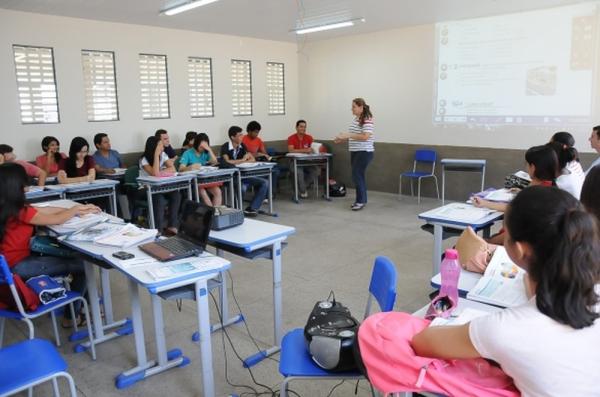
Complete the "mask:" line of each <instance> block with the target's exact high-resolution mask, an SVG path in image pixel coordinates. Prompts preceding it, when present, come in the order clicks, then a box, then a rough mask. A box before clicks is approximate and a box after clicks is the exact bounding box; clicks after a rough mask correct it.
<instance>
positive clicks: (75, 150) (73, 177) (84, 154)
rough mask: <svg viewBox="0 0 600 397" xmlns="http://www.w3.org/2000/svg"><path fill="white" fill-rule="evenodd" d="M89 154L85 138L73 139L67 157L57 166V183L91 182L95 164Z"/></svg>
mask: <svg viewBox="0 0 600 397" xmlns="http://www.w3.org/2000/svg"><path fill="white" fill-rule="evenodd" d="M89 152H90V145H89V144H88V142H87V141H86V140H85V138H82V137H80V136H77V137H75V138H73V140H72V141H71V146H70V147H69V157H67V158H66V159H62V160H61V161H60V163H59V164H58V168H60V171H58V176H57V178H58V182H59V183H77V182H92V181H93V180H94V179H96V162H95V161H94V158H93V157H92V156H90V155H89Z"/></svg>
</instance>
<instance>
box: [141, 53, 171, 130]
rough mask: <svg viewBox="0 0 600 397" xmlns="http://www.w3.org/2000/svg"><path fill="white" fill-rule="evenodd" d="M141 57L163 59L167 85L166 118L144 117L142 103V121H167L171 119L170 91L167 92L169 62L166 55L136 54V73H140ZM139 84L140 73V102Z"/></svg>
mask: <svg viewBox="0 0 600 397" xmlns="http://www.w3.org/2000/svg"><path fill="white" fill-rule="evenodd" d="M141 56H153V57H164V58H165V81H166V84H167V111H168V116H167V117H144V106H143V103H142V120H167V119H171V95H170V93H171V91H170V90H169V62H168V59H167V54H151V53H147V52H140V53H138V71H139V72H141V70H139V68H140V66H141V65H140V63H139V62H140V57H141ZM141 83H142V79H141V73H140V101H142V92H141Z"/></svg>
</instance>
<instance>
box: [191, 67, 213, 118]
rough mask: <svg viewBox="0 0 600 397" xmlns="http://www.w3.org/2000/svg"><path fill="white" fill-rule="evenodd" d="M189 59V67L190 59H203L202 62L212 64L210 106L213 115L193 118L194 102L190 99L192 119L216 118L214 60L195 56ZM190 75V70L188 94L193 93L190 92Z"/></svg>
mask: <svg viewBox="0 0 600 397" xmlns="http://www.w3.org/2000/svg"><path fill="white" fill-rule="evenodd" d="M187 59H188V65H189V61H190V59H202V60H208V62H209V64H210V105H211V115H210V116H193V115H192V111H191V110H192V109H191V107H192V106H191V105H192V101H191V98H190V117H191V118H193V119H206V118H211V117H215V86H214V78H213V62H212V58H211V57H198V56H193V55H189V56H188V57H187ZM189 78H190V74H189V70H188V91H189V92H188V94H190V93H191V90H190V85H189V83H190V81H189Z"/></svg>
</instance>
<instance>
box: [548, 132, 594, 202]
mask: <svg viewBox="0 0 600 397" xmlns="http://www.w3.org/2000/svg"><path fill="white" fill-rule="evenodd" d="M548 145H550V146H551V147H552V148H553V149H554V151H555V152H556V155H557V156H558V166H559V169H560V173H559V175H558V177H557V178H556V186H558V187H559V188H561V189H563V190H566V191H567V192H569V193H571V194H572V195H573V197H575V198H576V199H579V195H580V194H581V185H583V180H584V179H585V172H583V168H582V167H581V164H580V163H579V153H578V152H577V149H575V146H574V145H575V138H573V136H572V135H571V134H569V133H568V132H564V131H563V132H557V133H556V134H554V135H553V136H552V138H551V139H550V142H549V143H548Z"/></svg>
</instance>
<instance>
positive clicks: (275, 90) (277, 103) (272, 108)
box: [267, 62, 285, 115]
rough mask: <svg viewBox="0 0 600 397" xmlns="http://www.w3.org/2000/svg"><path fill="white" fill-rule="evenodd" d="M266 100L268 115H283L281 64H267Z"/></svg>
mask: <svg viewBox="0 0 600 397" xmlns="http://www.w3.org/2000/svg"><path fill="white" fill-rule="evenodd" d="M267 98H268V104H267V105H268V109H269V114H271V115H278V114H285V82H284V66H283V63H277V62H267Z"/></svg>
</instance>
